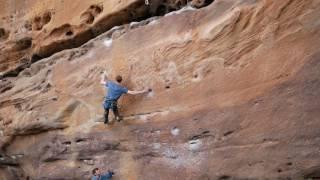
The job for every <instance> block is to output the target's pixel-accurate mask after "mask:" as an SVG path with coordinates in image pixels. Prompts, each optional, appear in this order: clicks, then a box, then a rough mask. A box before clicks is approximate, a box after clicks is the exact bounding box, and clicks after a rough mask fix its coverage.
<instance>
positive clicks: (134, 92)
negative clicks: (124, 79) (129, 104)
mask: <svg viewBox="0 0 320 180" xmlns="http://www.w3.org/2000/svg"><path fill="white" fill-rule="evenodd" d="M145 92H148V89H144V90H141V91H133V90H128V94H131V95H137V94H142V93H145Z"/></svg>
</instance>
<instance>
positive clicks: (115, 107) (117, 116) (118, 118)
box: [112, 101, 121, 121]
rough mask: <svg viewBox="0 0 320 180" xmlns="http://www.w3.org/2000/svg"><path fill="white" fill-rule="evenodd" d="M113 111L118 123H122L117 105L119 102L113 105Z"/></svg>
mask: <svg viewBox="0 0 320 180" xmlns="http://www.w3.org/2000/svg"><path fill="white" fill-rule="evenodd" d="M112 111H113V114H114V116H115V118H116V120H117V121H121V117H120V115H119V110H118V105H117V101H114V102H113V103H112Z"/></svg>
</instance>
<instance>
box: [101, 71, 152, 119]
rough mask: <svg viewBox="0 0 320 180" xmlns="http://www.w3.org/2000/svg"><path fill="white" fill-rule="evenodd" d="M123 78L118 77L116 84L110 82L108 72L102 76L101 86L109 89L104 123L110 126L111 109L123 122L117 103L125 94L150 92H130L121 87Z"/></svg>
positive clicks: (106, 97) (104, 105)
mask: <svg viewBox="0 0 320 180" xmlns="http://www.w3.org/2000/svg"><path fill="white" fill-rule="evenodd" d="M121 82H122V77H121V76H120V75H118V76H116V82H113V81H111V80H108V78H107V74H106V72H103V74H102V75H101V82H100V83H101V84H103V85H104V86H105V88H107V89H108V93H107V95H106V96H105V98H104V102H103V108H104V123H105V124H108V122H109V119H108V116H109V109H112V111H113V114H114V116H115V118H116V120H118V121H121V119H122V118H121V116H120V115H119V111H118V105H117V101H118V99H119V98H120V97H121V95H123V94H131V95H137V94H142V93H145V92H148V89H144V90H142V91H133V90H128V88H126V87H123V86H122V85H121Z"/></svg>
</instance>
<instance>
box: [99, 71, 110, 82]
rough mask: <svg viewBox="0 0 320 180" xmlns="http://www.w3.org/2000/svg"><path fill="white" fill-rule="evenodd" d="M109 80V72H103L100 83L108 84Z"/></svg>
mask: <svg viewBox="0 0 320 180" xmlns="http://www.w3.org/2000/svg"><path fill="white" fill-rule="evenodd" d="M107 81H108V77H107V73H106V72H105V71H104V72H103V73H102V74H101V80H100V83H101V84H103V85H106V84H107Z"/></svg>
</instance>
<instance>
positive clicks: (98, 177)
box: [91, 168, 114, 180]
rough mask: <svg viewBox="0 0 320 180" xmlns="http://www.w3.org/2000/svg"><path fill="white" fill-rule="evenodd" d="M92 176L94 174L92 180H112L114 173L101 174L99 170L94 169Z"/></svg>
mask: <svg viewBox="0 0 320 180" xmlns="http://www.w3.org/2000/svg"><path fill="white" fill-rule="evenodd" d="M92 174H93V176H92V178H91V180H110V179H112V176H113V175H114V172H112V171H108V173H106V174H101V172H100V169H99V168H94V169H93V170H92Z"/></svg>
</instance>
